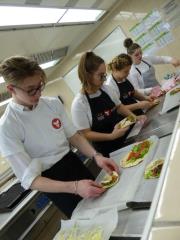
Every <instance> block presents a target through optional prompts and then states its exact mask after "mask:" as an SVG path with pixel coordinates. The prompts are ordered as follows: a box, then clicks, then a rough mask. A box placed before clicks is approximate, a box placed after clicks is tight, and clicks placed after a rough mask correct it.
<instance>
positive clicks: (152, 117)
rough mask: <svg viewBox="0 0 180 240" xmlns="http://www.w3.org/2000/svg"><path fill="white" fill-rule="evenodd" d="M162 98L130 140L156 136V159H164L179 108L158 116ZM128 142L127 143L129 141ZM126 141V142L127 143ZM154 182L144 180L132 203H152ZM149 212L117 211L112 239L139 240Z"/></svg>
mask: <svg viewBox="0 0 180 240" xmlns="http://www.w3.org/2000/svg"><path fill="white" fill-rule="evenodd" d="M163 100H164V97H162V98H161V102H160V104H159V105H157V106H155V107H154V108H153V109H151V110H150V111H148V112H147V113H146V115H147V117H148V121H149V123H148V124H147V125H146V126H145V127H143V128H142V130H141V132H140V133H139V134H138V136H135V137H133V138H131V139H129V140H130V142H133V141H139V140H142V139H145V138H147V137H149V136H152V135H156V136H158V137H159V138H160V140H159V146H158V149H157V151H156V153H155V158H156V156H158V157H165V156H166V153H167V149H168V146H169V143H170V139H171V134H172V132H173V129H174V125H175V122H176V118H177V115H178V110H179V108H175V109H172V110H171V111H169V112H167V113H165V114H162V115H161V114H159V112H160V111H161V109H162V106H163V102H164V101H163ZM129 140H128V141H129ZM128 141H127V142H128ZM157 181H158V179H156V180H144V179H142V181H141V184H140V185H139V187H138V190H137V192H136V194H135V197H134V201H142V202H143V201H152V199H153V196H154V193H155V189H156V186H157ZM148 214H149V210H131V209H125V210H122V211H119V222H118V225H117V227H116V229H115V231H114V232H113V234H112V238H113V239H115V238H116V239H126V238H127V239H128V238H129V239H131V238H132V239H133V238H134V239H136V238H137V239H138V237H139V239H140V238H141V236H142V233H143V230H144V227H145V223H146V220H147V217H148Z"/></svg>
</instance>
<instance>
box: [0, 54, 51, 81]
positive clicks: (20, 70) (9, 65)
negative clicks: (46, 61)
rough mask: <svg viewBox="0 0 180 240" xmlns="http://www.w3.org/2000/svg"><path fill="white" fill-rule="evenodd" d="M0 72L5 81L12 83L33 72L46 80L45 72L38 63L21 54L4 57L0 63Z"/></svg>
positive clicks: (31, 74)
mask: <svg viewBox="0 0 180 240" xmlns="http://www.w3.org/2000/svg"><path fill="white" fill-rule="evenodd" d="M0 74H1V75H2V76H3V78H4V80H5V82H6V83H12V84H14V85H17V84H18V83H19V82H22V81H23V80H24V79H25V78H27V77H29V76H33V75H35V74H41V75H42V78H43V80H44V81H45V80H46V75H45V72H44V71H43V69H42V68H41V67H40V66H39V65H38V63H37V62H36V61H34V60H33V59H30V58H27V57H23V56H13V57H10V58H7V59H5V60H4V61H3V62H2V63H1V64H0Z"/></svg>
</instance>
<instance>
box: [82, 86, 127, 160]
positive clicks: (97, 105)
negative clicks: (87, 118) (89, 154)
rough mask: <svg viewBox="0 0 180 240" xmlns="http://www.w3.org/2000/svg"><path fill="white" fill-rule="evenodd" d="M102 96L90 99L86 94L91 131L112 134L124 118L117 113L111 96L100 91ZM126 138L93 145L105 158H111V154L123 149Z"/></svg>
mask: <svg viewBox="0 0 180 240" xmlns="http://www.w3.org/2000/svg"><path fill="white" fill-rule="evenodd" d="M100 91H101V95H100V96H98V97H95V98H90V97H89V95H88V93H86V92H85V95H86V97H87V100H88V102H89V105H90V109H91V114H92V126H91V130H92V131H95V132H100V133H111V132H112V131H113V129H114V126H115V125H116V123H118V122H119V121H121V120H122V119H123V118H124V117H122V116H121V115H120V114H118V113H117V109H116V106H115V103H114V102H113V101H112V100H111V98H110V97H109V95H108V94H107V93H105V92H104V91H103V90H102V89H100ZM124 140H125V136H123V137H120V138H117V139H115V140H111V141H102V142H95V141H93V142H92V144H93V146H94V148H95V149H96V150H97V151H98V152H100V153H102V154H103V155H104V156H109V153H111V152H113V151H115V150H117V149H119V148H121V147H122V145H123V142H124Z"/></svg>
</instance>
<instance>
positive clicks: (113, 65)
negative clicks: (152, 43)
mask: <svg viewBox="0 0 180 240" xmlns="http://www.w3.org/2000/svg"><path fill="white" fill-rule="evenodd" d="M131 65H132V59H131V57H130V56H129V55H127V54H125V53H122V54H119V55H118V56H117V57H115V58H113V60H112V61H111V62H110V63H109V64H108V65H107V68H108V71H111V72H112V71H114V70H117V71H120V70H122V69H124V68H125V67H127V66H131Z"/></svg>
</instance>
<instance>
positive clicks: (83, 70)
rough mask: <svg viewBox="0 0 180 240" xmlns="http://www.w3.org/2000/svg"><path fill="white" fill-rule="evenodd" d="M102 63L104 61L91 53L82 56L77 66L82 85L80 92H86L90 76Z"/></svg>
mask: <svg viewBox="0 0 180 240" xmlns="http://www.w3.org/2000/svg"><path fill="white" fill-rule="evenodd" d="M103 63H104V60H103V59H102V58H101V57H99V56H97V55H96V54H94V53H93V52H86V53H84V54H83V55H82V57H81V59H80V62H79V66H78V76H79V79H80V81H81V83H82V90H86V89H87V88H88V86H90V85H91V83H90V79H91V75H92V74H93V73H94V72H96V71H97V70H98V68H99V66H100V65H101V64H103Z"/></svg>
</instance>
